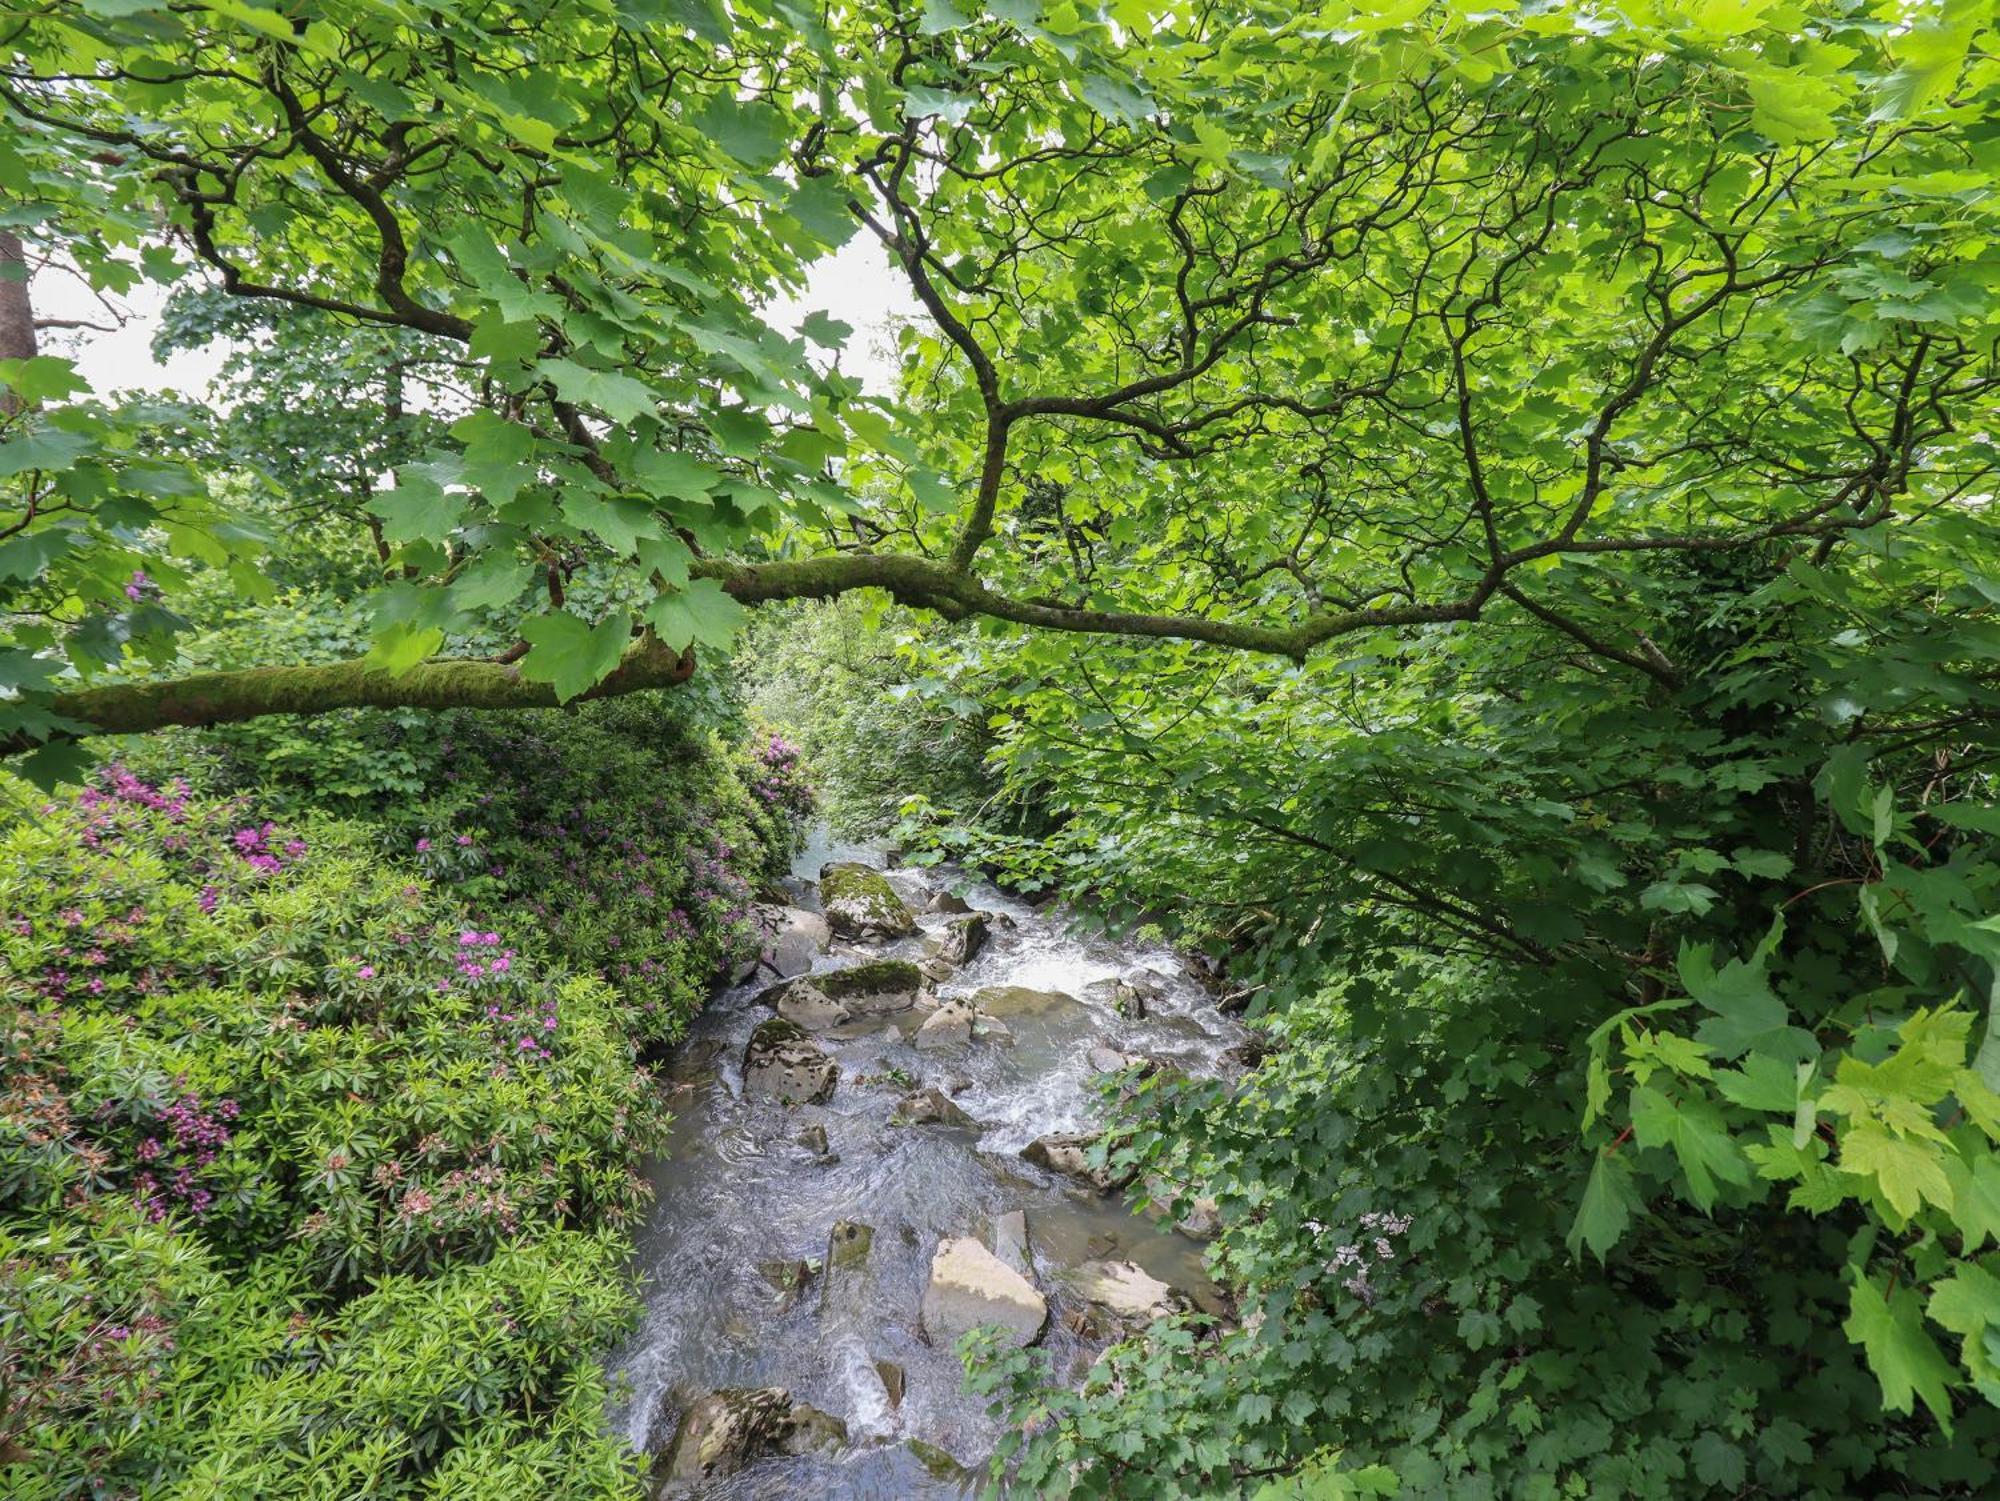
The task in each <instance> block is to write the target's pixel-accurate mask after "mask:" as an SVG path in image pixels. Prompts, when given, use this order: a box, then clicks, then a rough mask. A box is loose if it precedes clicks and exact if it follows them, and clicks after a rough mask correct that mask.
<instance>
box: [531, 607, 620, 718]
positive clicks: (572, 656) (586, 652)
mask: <svg viewBox="0 0 2000 1501" xmlns="http://www.w3.org/2000/svg"><path fill="white" fill-rule="evenodd" d="M521 635H522V637H523V638H524V639H525V640H526V641H527V642H528V644H529V646H530V647H531V648H532V650H531V651H529V653H528V654H527V656H525V657H523V658H522V659H521V666H520V672H521V676H522V677H524V678H526V679H527V680H528V681H529V682H531V683H548V684H550V685H551V686H552V687H554V689H555V690H556V698H557V700H558V701H559V702H561V703H568V702H569V701H570V700H571V699H573V698H575V697H576V696H577V695H578V694H580V693H584V692H587V691H588V690H590V689H591V688H593V687H595V686H596V685H597V684H598V683H600V682H602V681H603V680H604V679H605V678H607V677H609V676H610V675H611V674H612V672H614V671H615V670H616V669H617V667H618V664H619V662H620V661H621V660H623V658H624V655H625V648H626V647H627V646H628V645H630V644H631V640H632V617H631V616H630V615H627V614H626V613H624V612H623V611H622V610H620V611H613V612H612V613H611V614H609V615H607V616H605V617H604V619H602V620H600V621H599V622H598V623H597V624H596V625H594V626H593V625H587V624H585V623H584V622H583V621H581V620H579V619H577V617H576V616H574V615H571V614H569V613H567V612H563V613H559V614H549V615H537V616H535V617H534V618H533V619H531V620H526V621H523V622H522V624H521Z"/></svg>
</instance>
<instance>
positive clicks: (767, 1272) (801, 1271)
mask: <svg viewBox="0 0 2000 1501" xmlns="http://www.w3.org/2000/svg"><path fill="white" fill-rule="evenodd" d="M813 1266H814V1263H812V1262H810V1261H806V1260H803V1259H800V1260H795V1261H760V1262H758V1263H757V1270H758V1272H760V1273H761V1274H762V1275H763V1278H764V1280H765V1281H766V1282H768V1283H770V1284H771V1286H772V1287H773V1288H775V1289H776V1290H777V1291H778V1294H779V1298H778V1306H779V1307H780V1308H790V1307H791V1306H792V1305H793V1304H794V1303H796V1302H798V1300H799V1295H800V1294H801V1293H803V1292H804V1291H805V1290H806V1284H807V1283H809V1282H811V1281H812V1275H813Z"/></svg>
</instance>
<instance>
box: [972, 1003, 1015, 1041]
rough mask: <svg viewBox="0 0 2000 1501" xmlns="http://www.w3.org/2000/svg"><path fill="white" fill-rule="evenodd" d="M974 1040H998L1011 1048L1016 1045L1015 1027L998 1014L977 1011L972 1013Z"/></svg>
mask: <svg viewBox="0 0 2000 1501" xmlns="http://www.w3.org/2000/svg"><path fill="white" fill-rule="evenodd" d="M972 1040H973V1041H974V1042H997V1043H1000V1044H1002V1045H1003V1046H1006V1047H1010V1048H1011V1047H1012V1046H1013V1045H1014V1029H1013V1028H1012V1027H1010V1026H1008V1025H1007V1024H1006V1023H1005V1022H1003V1021H1002V1020H1000V1018H999V1017H997V1016H988V1015H987V1014H986V1013H985V1012H984V1011H975V1012H973V1013H972Z"/></svg>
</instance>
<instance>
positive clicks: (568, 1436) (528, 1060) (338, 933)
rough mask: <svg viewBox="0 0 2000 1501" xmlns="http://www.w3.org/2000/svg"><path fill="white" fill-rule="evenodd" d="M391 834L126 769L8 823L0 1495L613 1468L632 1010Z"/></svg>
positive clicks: (630, 1148) (182, 1491)
mask: <svg viewBox="0 0 2000 1501" xmlns="http://www.w3.org/2000/svg"><path fill="white" fill-rule="evenodd" d="M377 842H378V836H377V835H376V833H375V832H374V831H372V830H370V829H368V828H367V827H365V826H361V825H356V824H352V823H340V822H334V821H328V820H324V819H315V820H307V821H303V822H301V823H299V824H297V825H295V826H277V825H274V824H271V823H269V822H265V821H263V820H261V819H259V818H257V817H256V816H255V814H254V812H253V811H252V810H251V808H250V806H249V805H248V804H247V803H246V802H244V801H243V800H240V799H239V800H228V801H217V800H209V799H201V798H196V797H193V796H191V795H189V794H188V793H187V792H186V791H185V790H184V789H182V788H178V787H172V786H170V787H167V788H164V789H161V788H155V787H153V786H151V785H149V784H147V783H145V782H143V781H141V780H139V779H138V778H137V777H135V776H133V775H131V774H130V773H129V772H124V771H121V770H117V769H113V770H112V771H110V772H109V773H107V774H106V775H105V777H104V778H103V779H102V780H101V781H100V783H99V784H98V785H97V786H95V787H93V788H92V789H90V790H89V791H87V792H85V793H84V794H83V795H82V796H81V797H80V798H79V799H77V800H76V801H75V802H74V803H70V804H50V805H47V806H45V807H44V808H43V810H42V816H41V818H40V819H39V820H37V821H34V822H29V823H22V824H19V825H17V826H15V827H13V828H11V829H9V830H7V831H6V832H5V834H4V837H0V1028H4V1047H5V1051H4V1054H3V1055H0V1325H4V1329H0V1332H4V1335H5V1338H4V1341H0V1344H4V1349H5V1354H4V1356H3V1357H0V1359H4V1362H5V1365H4V1375H0V1393H4V1409H3V1410H0V1482H4V1483H0V1489H4V1490H5V1491H6V1493H7V1494H8V1495H9V1496H21V1497H23V1498H39V1497H44V1496H47V1497H55V1496H59V1495H60V1496H67V1495H74V1494H85V1495H92V1496H106V1497H109V1496H121V1495H132V1494H139V1493H144V1494H148V1495H160V1496H173V1497H189V1498H192V1497H220V1496H252V1495H259V1496H261V1495H271V1494H286V1495H326V1496H328V1497H332V1496H341V1495H354V1494H361V1493H366V1494H372V1495H385V1496H387V1495H412V1496H414V1495H443V1494H451V1493H454V1491H453V1490H452V1489H439V1487H440V1486H441V1485H445V1486H448V1487H453V1488H455V1487H459V1486H465V1487H469V1488H471V1489H469V1490H466V1491H460V1492H457V1493H475V1492H476V1491H477V1490H478V1489H479V1488H480V1487H482V1486H485V1485H488V1484H489V1483H492V1484H497V1483H498V1482H497V1481H495V1480H494V1479H493V1477H498V1476H502V1475H507V1476H513V1477H515V1479H516V1480H518V1479H519V1477H521V1476H523V1475H528V1474H533V1475H538V1476H541V1477H542V1480H541V1481H538V1482H537V1486H536V1489H537V1490H544V1489H545V1490H547V1491H548V1492H549V1493H550V1494H555V1495H565V1496H579V1497H580V1496H610V1495H621V1494H628V1493H629V1492H630V1491H631V1488H632V1478H631V1471H632V1464H631V1462H629V1461H628V1460H626V1459H625V1458H623V1457H621V1455H620V1453H619V1450H618V1447H617V1446H616V1445H615V1444H614V1443H612V1442H611V1441H610V1440H608V1439H606V1438H603V1437H601V1436H600V1433H599V1423H598V1417H597V1414H598V1413H599V1411H600V1409H601V1399H602V1393H601V1390H600V1386H601V1377H600V1375H599V1373H598V1372H597V1370H596V1368H595V1365H594V1363H593V1356H594V1354H595V1352H596V1351H597V1350H598V1349H599V1348H601V1347H602V1346H603V1344H604V1343H605V1342H606V1341H607V1340H608V1339H610V1338H611V1337H613V1336H614V1335H615V1334H616V1333H617V1332H618V1331H619V1330H620V1329H621V1328H623V1327H624V1325H625V1322H626V1320H627V1319H628V1318H629V1316H630V1314H631V1312H632V1308H633V1304H632V1299H631V1296H630V1292H629V1289H628V1288H627V1287H626V1285H625V1282H624V1279H623V1270H622V1268H623V1256H624V1251H623V1249H622V1244H623V1243H622V1242H621V1241H620V1240H619V1239H618V1238H617V1237H616V1235H615V1231H616V1229H617V1227H619V1226H621V1225H624V1224H627V1223H629V1222H630V1220H631V1218H632V1217H633V1215H634V1214H636V1213H637V1212H638V1211H639V1209H640V1208H641V1206H642V1204H643V1203H644V1200H645V1185H644V1182H643V1180H642V1179H641V1178H640V1177H639V1176H638V1172H637V1168H638V1165H639V1162H640V1159H641V1157H642V1155H643V1154H644V1153H646V1152H647V1151H649V1150H651V1149H652V1148H654V1147H655V1146H656V1145H657V1143H658V1140H659V1133H660V1129H661V1125H662V1121H661V1118H660V1117H659V1115H658V1114H657V1112H656V1110H655V1109H654V1106H653V1099H652V1094H651V1091H650V1089H649V1086H648V1084H647V1080H646V1078H645V1075H644V1074H643V1072H642V1071H640V1070H639V1069H637V1068H636V1067H635V1066H634V1063H633V1060H632V1052H631V1044H630V1042H629V1040H628V1039H627V1037H626V1036H625V1034H624V1032H623V1030H622V1022H621V1008H620V1006H619V1004H618V1001H617V998H616V996H615V994H614V992H613V991H612V990H611V989H610V987H608V986H607V985H605V984H604V983H603V982H602V981H600V980H598V979H595V978H592V977H587V976H579V977H575V978H567V979H566V978H563V977H562V975H561V973H560V972H553V973H552V972H547V971H544V970H543V969H542V968H541V967H540V966H539V965H538V964H536V963H535V962H534V959H533V956H532V954H531V952H530V949H531V947H532V946H531V945H530V944H528V943H527V942H525V941H520V942H517V940H516V938H515V936H514V935H512V934H503V933H501V932H500V931H499V930H497V929H493V928H488V927H485V926H483V925H480V924H476V923H473V922H471V921H470V920H469V919H468V917H467V916H466V914H465V911H464V909H463V908H462V907H461V906H460V905H459V904H458V903H457V902H455V901H454V900H453V899H452V897H451V895H450V894H449V893H448V892H447V891H445V890H441V889H440V887H439V886H438V884H437V883H435V882H433V881H432V880H430V879H428V878H427V877H425V876H424V875H422V874H420V873H417V872H415V871H413V870H410V869H406V868H399V867H398V866H397V865H395V864H392V863H390V862H388V861H385V860H384V859H383V858H382V857H381V856H380V855H379V854H378V853H377V852H376V849H375V845H376V844H377ZM509 1483H513V1482H509ZM491 1493H498V1492H497V1491H494V1492H491Z"/></svg>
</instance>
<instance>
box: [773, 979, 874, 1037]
mask: <svg viewBox="0 0 2000 1501" xmlns="http://www.w3.org/2000/svg"><path fill="white" fill-rule="evenodd" d="M771 989H772V990H775V991H779V992H781V994H780V995H779V996H778V997H777V999H776V1000H775V1001H774V1002H773V1004H774V1005H775V1006H776V1007H777V1008H778V1015H779V1016H781V1017H783V1018H784V1019H785V1020H786V1021H788V1022H790V1023H791V1024H792V1025H793V1026H795V1027H802V1028H804V1029H805V1030H806V1031H808V1032H824V1031H826V1030H827V1029H828V1028H830V1027H838V1026H841V1025H842V1024H843V1023H846V1022H851V1021H853V1020H854V1013H853V1012H852V1011H849V1010H848V1009H847V1008H846V1007H845V1006H843V1005H841V1004H840V1002H838V1001H836V1000H835V999H834V998H833V997H832V996H830V995H828V994H827V993H826V992H825V991H824V990H821V989H820V988H819V986H817V985H815V984H813V982H812V981H811V980H788V981H786V982H785V983H784V984H783V985H774V986H772V987H771ZM769 995H770V992H769V991H767V992H765V997H764V998H766V999H768V998H769Z"/></svg>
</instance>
